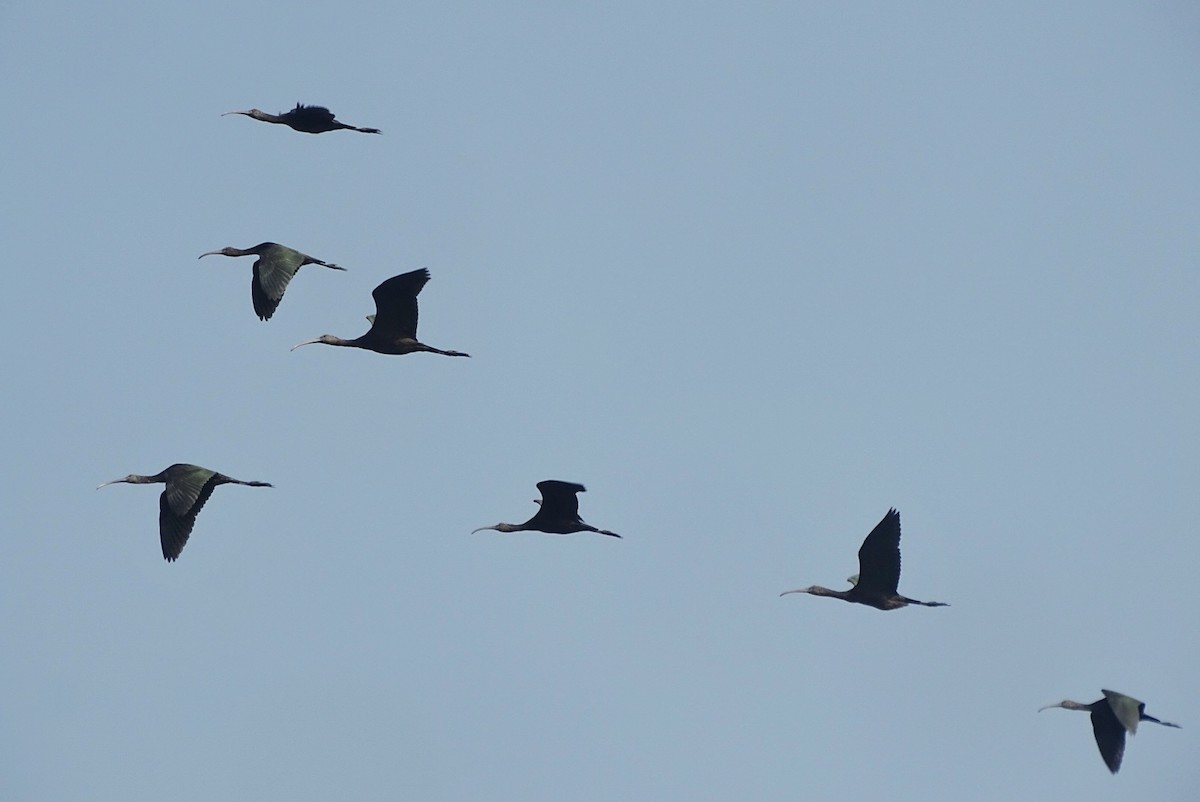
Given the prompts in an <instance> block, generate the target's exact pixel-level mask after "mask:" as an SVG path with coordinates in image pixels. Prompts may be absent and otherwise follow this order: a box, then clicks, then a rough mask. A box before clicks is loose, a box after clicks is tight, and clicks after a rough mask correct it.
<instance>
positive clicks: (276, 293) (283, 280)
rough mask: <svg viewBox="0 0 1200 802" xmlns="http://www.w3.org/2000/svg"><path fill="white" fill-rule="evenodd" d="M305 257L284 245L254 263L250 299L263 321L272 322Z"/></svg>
mask: <svg viewBox="0 0 1200 802" xmlns="http://www.w3.org/2000/svg"><path fill="white" fill-rule="evenodd" d="M305 259H306V257H305V255H304V254H302V253H300V252H299V251H295V250H292V249H291V248H288V247H285V246H283V245H275V246H273V247H271V248H269V249H267V250H266V251H265V252H264V253H263V254H262V255H261V256H259V258H258V259H257V260H256V261H255V262H254V277H253V279H251V281H250V298H251V299H252V300H253V301H254V311H255V312H256V313H257V314H258V317H259V319H261V320H270V319H271V315H273V314H275V310H276V309H277V308H279V302H280V301H282V300H283V293H284V291H285V290H286V289H287V285H288V282H290V281H291V280H292V277H293V276H295V275H296V271H298V270H299V269H300V267H301V266H302V265H303V264H304V262H305Z"/></svg>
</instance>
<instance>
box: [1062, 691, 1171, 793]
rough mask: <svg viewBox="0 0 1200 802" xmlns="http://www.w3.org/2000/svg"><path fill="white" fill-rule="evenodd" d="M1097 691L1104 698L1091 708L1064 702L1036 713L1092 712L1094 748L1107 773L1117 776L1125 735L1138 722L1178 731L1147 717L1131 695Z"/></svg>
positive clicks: (1140, 703) (1143, 709)
mask: <svg viewBox="0 0 1200 802" xmlns="http://www.w3.org/2000/svg"><path fill="white" fill-rule="evenodd" d="M1100 692H1101V693H1103V694H1104V698H1103V699H1099V700H1097V701H1095V702H1092V703H1091V704H1090V705H1085V704H1080V703H1079V702H1072V701H1071V700H1070V699H1064V700H1062V701H1061V702H1059V703H1058V704H1056V705H1046V706H1045V707H1043V708H1040V709H1039V710H1038V712H1039V713H1040V712H1042V710H1049V709H1050V708H1052V707H1061V708H1065V709H1066V710H1086V711H1088V712H1089V713H1091V714H1092V732H1093V733H1095V735H1096V746H1097V747H1098V748H1099V749H1100V757H1102V758H1104V765H1106V766H1108V770H1109V771H1111V772H1112V773H1113V774H1116V773H1117V770H1118V769H1120V768H1121V758H1122V757H1124V756H1125V732H1126V730H1128V731H1129V734H1130V735H1136V734H1137V726H1138V722H1139V721H1153V722H1154V723H1155V724H1161V725H1163V726H1164V727H1175V728H1176V729H1179V728H1180V727H1179V725H1178V724H1172V723H1171V722H1169V721H1159V720H1158V719H1156V718H1155V717H1154V716H1148V715H1146V703H1145V702H1139V701H1138V700H1137V699H1134V698H1133V697H1132V696H1126V695H1125V694H1123V693H1117V692H1116V691H1109V690H1101V691H1100Z"/></svg>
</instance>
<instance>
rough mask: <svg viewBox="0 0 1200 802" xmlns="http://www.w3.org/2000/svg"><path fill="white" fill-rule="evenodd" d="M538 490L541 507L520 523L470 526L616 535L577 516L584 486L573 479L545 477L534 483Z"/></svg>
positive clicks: (505, 530)
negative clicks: (571, 480)
mask: <svg viewBox="0 0 1200 802" xmlns="http://www.w3.org/2000/svg"><path fill="white" fill-rule="evenodd" d="M537 488H538V490H540V491H541V493H542V500H541V502H539V503H540V504H541V508H540V509H539V510H538V511H537V514H535V515H534V516H533V517H532V518H530V519H529V520H528V521H526V522H525V523H523V524H504V523H500V524H496V525H495V526H481V527H479V528H478V529H476V530H474V532H472V533H471V534H474V533H475V532H482V531H484V530H485V529H494V530H496V531H497V532H526V531H535V532H547V533H549V534H551V535H570V534H573V533H575V532H595V533H596V534H599V535H609V536H610V537H620V535H618V534H617V533H616V532H609V531H608V530H607V529H597V528H596V527H594V526H592V525H591V524H586V523H584V522H583V519H582V518H580V517H579V497H578V496H577V495H576V494H577V493H582V492H584V491H585V490H586V489H587V488H585V487H584V486H583V485H580V484H576V483H575V482H560V481H558V480H557V479H547V480H546V481H544V482H538V483H537Z"/></svg>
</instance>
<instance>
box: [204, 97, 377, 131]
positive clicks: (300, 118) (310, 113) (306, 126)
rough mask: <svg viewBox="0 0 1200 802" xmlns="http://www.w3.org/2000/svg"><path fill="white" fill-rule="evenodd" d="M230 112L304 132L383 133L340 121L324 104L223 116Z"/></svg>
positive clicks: (253, 110)
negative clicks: (281, 110) (275, 111)
mask: <svg viewBox="0 0 1200 802" xmlns="http://www.w3.org/2000/svg"><path fill="white" fill-rule="evenodd" d="M229 114H244V115H246V116H247V117H253V118H254V119H256V120H262V121H263V122H265V123H279V124H280V125H286V126H288V127H289V128H291V129H292V130H293V131H300V132H301V133H304V134H323V133H325V132H326V131H341V130H347V131H359V132H360V133H364V134H379V133H383V132H382V131H380V130H379V129H378V128H358V127H357V126H353V125H346V124H345V123H340V122H338V121H337V120H335V119H334V118H333V112H332V111H330V110H329V109H327V108H325V107H324V106H305V105H303V104H300V103H297V104H296V108H294V109H292V110H291V111H287V112H284V113H283V114H267V113H266V112H265V111H259V110H258V109H250V110H249V111H227V112H225V114H222V115H221V116H222V117H225V116H227V115H229Z"/></svg>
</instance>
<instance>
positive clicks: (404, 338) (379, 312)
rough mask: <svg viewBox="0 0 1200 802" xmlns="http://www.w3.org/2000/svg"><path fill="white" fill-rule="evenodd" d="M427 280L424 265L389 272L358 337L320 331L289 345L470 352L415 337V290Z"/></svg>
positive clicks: (382, 351)
mask: <svg viewBox="0 0 1200 802" xmlns="http://www.w3.org/2000/svg"><path fill="white" fill-rule="evenodd" d="M427 281H429V271H428V270H426V269H425V268H421V269H420V270H413V271H411V272H409V273H402V274H401V275H399V276H392V277H391V278H390V279H388V280H387V281H385V282H383V283H382V284H380V285H379V286H378V287H376V288H375V289H374V290H373V291H372V292H371V296H372V297H373V298H374V299H375V314H374V315H373V316H372V315H368V316H367V320H370V321H371V328H370V329H369V330H368V331H367V333H366V334H364V335H362V336H361V337H355V338H354V339H353V340H343V339H342V338H341V337H335V336H333V335H332V334H322V335H321V336H320V337H318V338H317V339H315V340H305V341H304V342H302V343H296V344H295V345H293V346H292V350H293V351H295V350H296V349H297V348H299V347H300V346H302V345H312V344H313V343H324V344H325V345H341V346H345V347H348V348H365V349H366V350H368V351H374V352H375V353H377V354H394V355H398V354H411V353H413V352H414V351H428V352H430V353H433V354H441V355H442V356H470V354H464V353H463V352H461V351H443V350H442V349H440V348H434V347H433V346H432V345H426V344H425V343H423V342H419V341H418V340H417V293H419V292H420V291H421V288H422V287H424V286H425V282H427Z"/></svg>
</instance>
